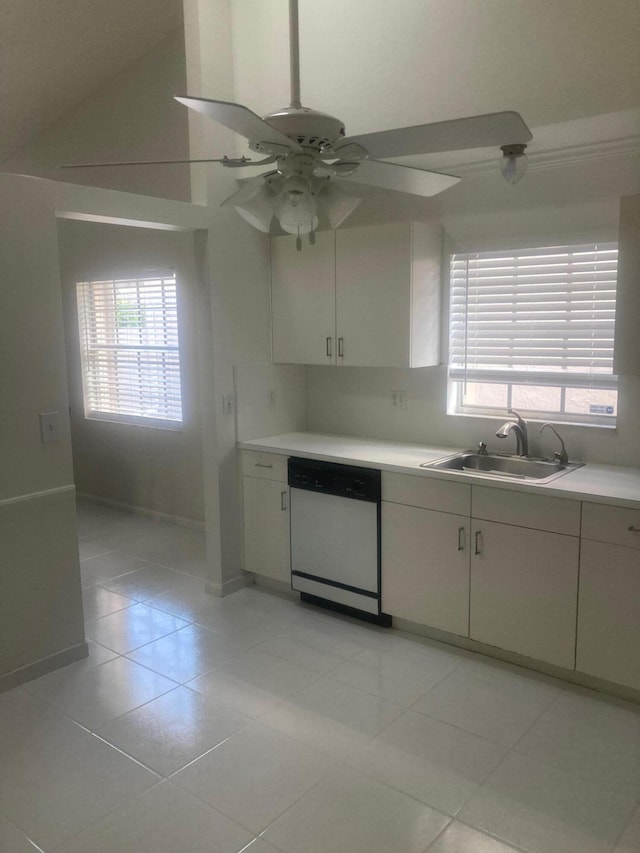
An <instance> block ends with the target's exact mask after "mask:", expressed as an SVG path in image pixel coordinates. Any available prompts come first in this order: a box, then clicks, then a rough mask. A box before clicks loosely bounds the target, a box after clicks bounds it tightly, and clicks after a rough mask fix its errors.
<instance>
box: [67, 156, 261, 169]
mask: <svg viewBox="0 0 640 853" xmlns="http://www.w3.org/2000/svg"><path fill="white" fill-rule="evenodd" d="M225 161H228V162H233V161H231V159H230V158H229V157H214V158H208V159H206V160H129V161H122V162H120V163H64V164H63V165H62V166H58V169H92V168H94V167H100V168H102V167H103V166H167V165H171V164H173V163H224V162H225ZM250 164H251V160H249V158H247V162H246V163H239V162H237V163H234V165H236V166H240V165H246V166H249V165H250Z"/></svg>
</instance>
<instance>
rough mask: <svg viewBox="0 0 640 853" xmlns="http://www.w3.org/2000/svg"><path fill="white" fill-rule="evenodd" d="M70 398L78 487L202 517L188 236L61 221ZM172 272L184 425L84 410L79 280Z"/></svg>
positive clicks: (154, 508) (183, 515) (158, 509)
mask: <svg viewBox="0 0 640 853" xmlns="http://www.w3.org/2000/svg"><path fill="white" fill-rule="evenodd" d="M58 237H59V249H60V263H61V276H62V288H63V300H64V322H65V332H66V344H67V364H68V370H69V391H70V402H71V434H72V442H73V467H74V475H75V483H76V488H77V490H78V491H79V492H81V493H84V494H89V495H93V496H97V497H101V498H106V499H109V500H112V501H116V502H118V503H121V504H126V505H128V506H133V507H138V508H142V509H146V510H152V511H154V512H159V513H163V514H166V515H169V516H172V517H177V518H179V519H184V520H192V521H198V522H201V521H203V498H202V441H201V434H202V419H201V411H200V393H199V387H198V356H197V336H196V296H197V287H198V282H197V280H196V275H195V269H194V246H193V235H192V234H191V233H184V232H182V233H181V232H177V231H174V232H168V231H158V230H153V229H149V228H144V229H143V228H127V227H123V226H119V225H106V224H100V223H95V222H80V221H72V220H65V219H61V220H58ZM171 270H174V271H175V273H176V278H177V283H178V284H177V289H178V324H179V340H180V367H181V371H180V372H181V387H182V411H183V423H182V425H181V427H180V429H177V430H173V429H161V428H160V429H158V428H153V427H145V426H142V425H132V424H125V423H114V422H110V421H108V420H99V419H87V418H86V417H85V416H84V400H83V391H82V368H81V355H80V341H79V330H78V313H77V299H76V285H77V283H78V282H81V281H104V280H110V279H119V278H128V277H136V276H140V277H145V275H147V274H149V271H150V272H151V273H153V271H155V273H156V274H157V273H158V272H159V273H160V274H162V273H163V272H164V273H165V274H166V273H167V272H169V271H171Z"/></svg>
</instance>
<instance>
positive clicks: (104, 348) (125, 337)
mask: <svg viewBox="0 0 640 853" xmlns="http://www.w3.org/2000/svg"><path fill="white" fill-rule="evenodd" d="M77 295H78V315H79V319H80V336H81V344H82V350H83V379H84V393H85V409H86V413H87V415H88V416H91V415H94V416H99V415H107V416H109V415H111V416H117V415H122V416H129V417H132V418H149V419H154V420H164V421H176V422H181V421H182V395H181V389H180V355H179V349H178V314H177V303H176V279H175V276H174V275H170V276H166V277H157V278H145V279H127V280H120V281H91V282H82V283H80V284H78V286H77Z"/></svg>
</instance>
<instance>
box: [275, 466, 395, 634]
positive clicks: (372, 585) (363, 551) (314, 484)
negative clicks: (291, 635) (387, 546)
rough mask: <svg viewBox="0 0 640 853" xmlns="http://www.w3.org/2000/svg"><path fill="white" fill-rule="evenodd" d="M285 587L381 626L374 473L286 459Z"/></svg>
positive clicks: (377, 496) (386, 618) (377, 477)
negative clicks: (287, 560) (288, 559)
mask: <svg viewBox="0 0 640 853" xmlns="http://www.w3.org/2000/svg"><path fill="white" fill-rule="evenodd" d="M289 486H290V504H289V507H290V509H289V515H290V519H291V588H292V589H294V590H296V591H298V592H300V594H301V598H302V600H303V601H309V602H311V603H314V604H320V605H323V606H327V607H332V608H333V609H337V610H341V611H344V612H348V613H351V614H352V615H354V616H359V617H360V618H365V619H367V620H368V621H373V622H376V623H378V624H382V625H389V624H391V619H390V617H389V616H386V615H385V614H383V613H381V611H380V471H376V470H374V469H371V468H359V467H356V466H352V465H338V464H336V463H334V462H319V461H316V460H313V459H299V458H295V457H294V458H291V459H289Z"/></svg>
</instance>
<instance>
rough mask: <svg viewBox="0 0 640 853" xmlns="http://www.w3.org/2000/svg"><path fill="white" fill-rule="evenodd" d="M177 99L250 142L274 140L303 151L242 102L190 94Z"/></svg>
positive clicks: (279, 143)
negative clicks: (237, 102)
mask: <svg viewBox="0 0 640 853" xmlns="http://www.w3.org/2000/svg"><path fill="white" fill-rule="evenodd" d="M175 100H176V101H180V103H181V104H184V105H185V107H189V109H191V110H195V111H196V112H197V113H200V114H201V115H203V116H206V117H207V118H210V119H213V121H217V122H218V124H221V125H223V126H224V127H228V128H229V130H233V131H234V132H235V133H239V134H240V136H244V137H245V138H246V139H248V140H249V141H250V142H267V143H268V142H272V143H273V144H274V145H278V146H286V147H287V148H288V149H289V150H291V151H302V148H301V147H300V146H299V145H298V144H297V142H294V141H293V140H292V139H289V137H288V136H285V135H284V133H280V131H279V130H276V129H275V128H273V127H271V125H270V124H267V122H266V121H265V120H264V119H262V118H260V116H259V115H257V114H256V113H254V112H251V110H250V109H249V108H248V107H243V106H242V104H233V103H231V102H230V101H211V100H209V99H208V98H190V97H188V96H183V95H176V96H175Z"/></svg>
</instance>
